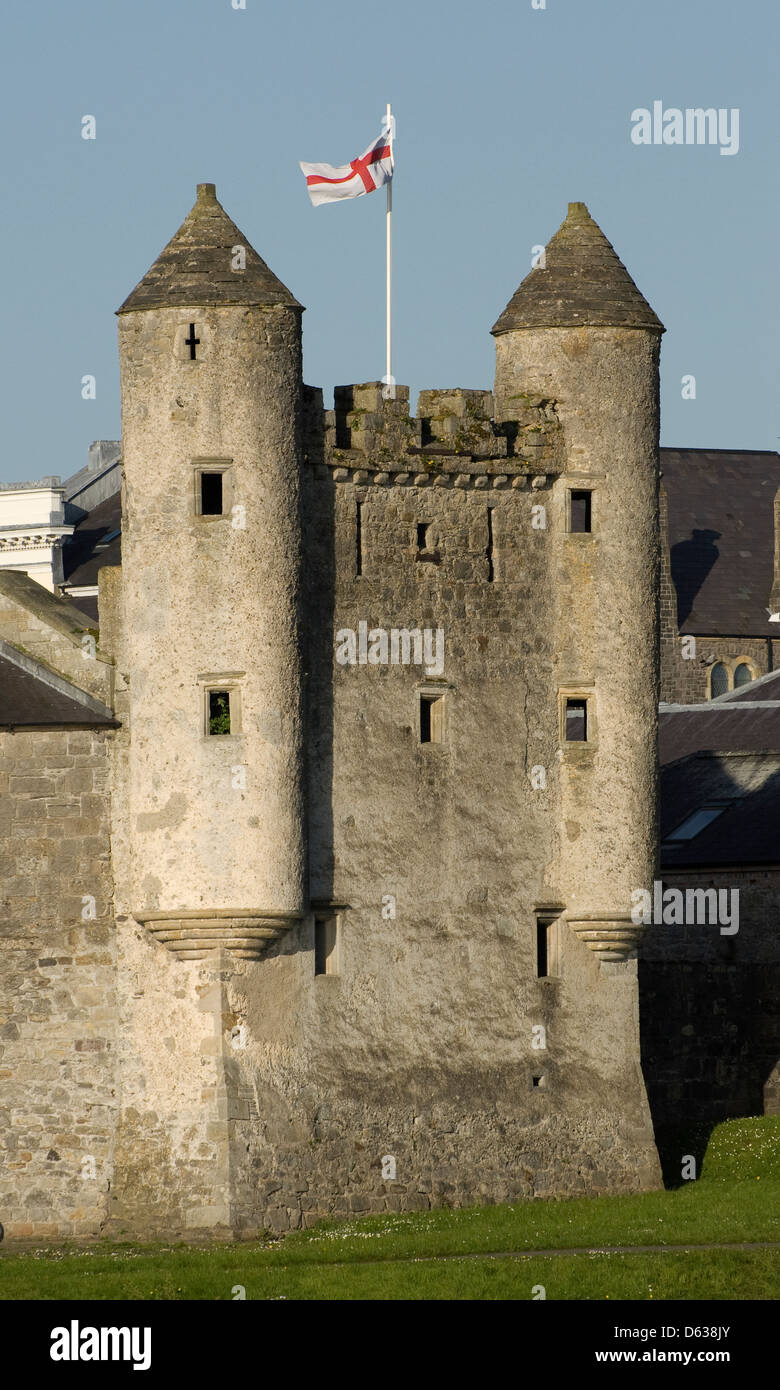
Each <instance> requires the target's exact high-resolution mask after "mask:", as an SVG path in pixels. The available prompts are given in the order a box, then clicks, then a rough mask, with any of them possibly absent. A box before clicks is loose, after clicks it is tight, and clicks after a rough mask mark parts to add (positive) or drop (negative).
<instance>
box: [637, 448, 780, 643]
mask: <svg viewBox="0 0 780 1390" xmlns="http://www.w3.org/2000/svg"><path fill="white" fill-rule="evenodd" d="M661 472H662V475H663V481H664V487H665V488H666V493H667V496H668V499H669V550H670V557H671V565H672V579H673V581H674V587H675V590H676V592H677V621H678V627H679V631H680V632H683V633H684V632H692V633H696V634H697V635H699V636H703V637H716V636H723V637H775V638H777V637H780V625H779V624H778V623H770V621H769V613H768V612H767V608H768V607H769V595H770V592H771V589H772V581H773V576H774V499H775V494H776V492H777V490H778V488H780V454H777V453H774V452H773V451H771V450H766V451H763V450H749V449H747V450H732V449H661Z"/></svg>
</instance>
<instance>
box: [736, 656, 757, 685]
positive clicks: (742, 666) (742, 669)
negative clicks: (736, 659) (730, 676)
mask: <svg viewBox="0 0 780 1390" xmlns="http://www.w3.org/2000/svg"><path fill="white" fill-rule="evenodd" d="M752 679H753V672H752V671H751V669H750V667H749V666H748V664H747V662H746V661H740V663H739V666H738V667H737V669H736V671H735V672H734V689H735V690H737V689H738V688H739V686H741V685H750V682H751V681H752Z"/></svg>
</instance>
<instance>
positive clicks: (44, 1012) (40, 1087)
mask: <svg viewBox="0 0 780 1390" xmlns="http://www.w3.org/2000/svg"><path fill="white" fill-rule="evenodd" d="M85 664H86V663H85ZM110 744H111V734H110V733H107V732H104V731H102V730H101V731H98V730H90V729H79V730H68V729H56V730H55V729H52V730H39V731H33V730H31V731H29V732H23V733H8V732H0V883H2V888H0V1160H1V1162H0V1210H1V1211H2V1219H3V1223H4V1225H5V1227H6V1232H7V1234H8V1235H9V1236H19V1237H21V1236H69V1235H96V1234H98V1233H99V1231H100V1229H101V1226H102V1224H103V1222H104V1221H105V1218H106V1210H107V1200H108V1187H109V1182H110V1180H111V1176H112V1161H113V1143H114V1131H115V1125H116V1111H117V1100H116V1078H115V1064H116V1044H117V1014H116V1000H115V943H114V929H113V920H112V903H111V895H112V885H111V872H110V854H109V827H108V777H109V761H108V755H109V752H110Z"/></svg>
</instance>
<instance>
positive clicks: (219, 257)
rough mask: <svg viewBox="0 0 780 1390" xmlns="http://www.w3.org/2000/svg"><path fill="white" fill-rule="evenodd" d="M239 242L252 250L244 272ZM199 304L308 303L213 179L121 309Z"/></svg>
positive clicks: (203, 186)
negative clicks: (235, 218)
mask: <svg viewBox="0 0 780 1390" xmlns="http://www.w3.org/2000/svg"><path fill="white" fill-rule="evenodd" d="M238 246H243V247H245V248H246V268H245V269H244V270H233V269H232V267H231V261H232V260H233V258H234V247H238ZM193 304H203V305H207V304H285V305H289V306H290V307H291V308H295V309H300V308H301V307H302V306H301V305H300V304H299V303H298V301H297V299H295V298H294V297H293V296H292V295H291V294H290V291H289V290H288V289H287V287H286V285H283V284H282V282H281V280H277V278H276V276H275V275H274V273H273V271H272V270H269V268H268V266H267V265H266V263H265V261H264V260H263V259H262V257H261V256H258V254H257V252H256V251H255V250H254V248H253V247H251V246H250V245H249V242H248V241H247V239H246V237H245V236H244V235H243V233H242V232H240V231H239V229H238V227H237V226H236V224H235V222H232V221H231V219H230V218H229V217H228V215H227V213H226V212H225V209H224V208H223V207H222V204H221V203H219V202H217V193H216V189H215V186H214V184H213V183H199V184H198V197H197V201H196V203H195V206H194V207H193V209H192V211H191V212H189V213H188V214H187V216H186V217H185V219H184V221H183V222H182V224H181V226H180V228H179V230H178V232H177V233H176V235H175V236H174V237H172V238H171V240H170V241H169V242H168V245H167V246H166V247H165V250H164V251H161V252H160V254H159V256H158V257H157V260H156V261H155V263H154V265H153V266H152V267H151V269H149V270H147V272H146V274H145V276H144V278H143V280H141V281H140V282H139V284H137V285H136V287H135V289H134V290H133V291H132V292H131V293H130V294H129V295H128V296H127V299H126V300H125V302H124V304H123V305H122V306H121V308H119V309H117V313H118V314H126V313H127V312H128V310H130V309H167V308H175V307H176V306H177V305H182V306H183V305H193Z"/></svg>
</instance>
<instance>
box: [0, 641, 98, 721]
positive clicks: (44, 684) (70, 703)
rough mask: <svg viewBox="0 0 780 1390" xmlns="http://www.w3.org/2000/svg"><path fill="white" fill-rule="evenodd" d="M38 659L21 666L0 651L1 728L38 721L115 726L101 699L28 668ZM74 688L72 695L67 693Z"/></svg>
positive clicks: (59, 679) (63, 681)
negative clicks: (37, 673) (51, 680)
mask: <svg viewBox="0 0 780 1390" xmlns="http://www.w3.org/2000/svg"><path fill="white" fill-rule="evenodd" d="M34 665H37V663H34V662H30V661H28V663H27V666H20V665H18V664H17V662H16V661H14V660H10V659H9V658H8V657H6V656H5V655H4V654H2V653H0V728H16V729H23V728H30V727H35V726H39V725H44V726H47V727H48V726H55V727H56V726H58V725H61V724H81V725H83V726H85V727H88V728H116V727H118V725H117V721H116V720H115V719H114V718H113V717H112V715H111V711H110V710H105V709H104V707H103V706H101V705H100V702H99V701H97V700H92V699H90V697H88V696H87V697H85V696H84V693H83V692H80V691H77V690H76V687H75V686H71V685H70V682H68V681H65V680H64V679H63V678H62V677H55V680H56V684H54V683H51V682H50V678H49V677H48V676H46V675H44V676H42V675H36V674H35V673H34V671H33V670H31V669H29V667H32V666H34ZM68 689H71V690H73V692H74V693H73V695H72V696H71V695H70V694H68V693H67V692H68Z"/></svg>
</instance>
